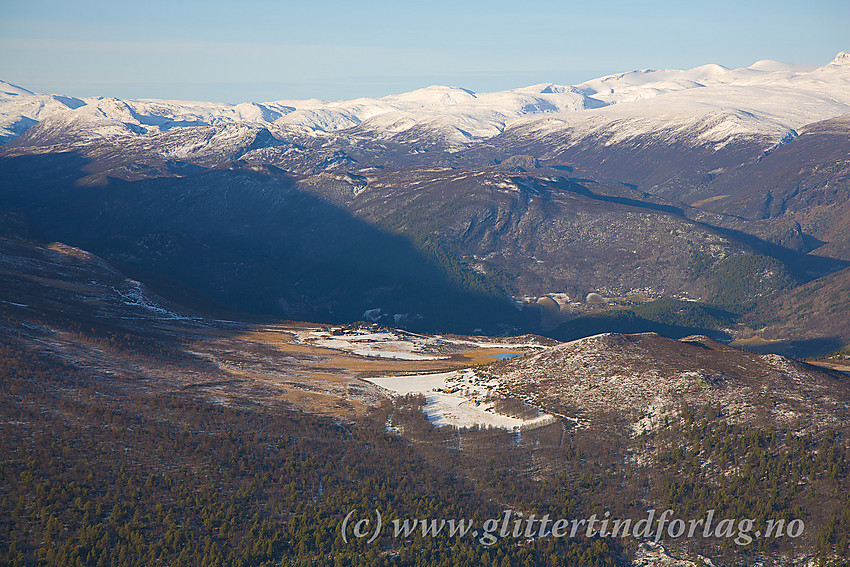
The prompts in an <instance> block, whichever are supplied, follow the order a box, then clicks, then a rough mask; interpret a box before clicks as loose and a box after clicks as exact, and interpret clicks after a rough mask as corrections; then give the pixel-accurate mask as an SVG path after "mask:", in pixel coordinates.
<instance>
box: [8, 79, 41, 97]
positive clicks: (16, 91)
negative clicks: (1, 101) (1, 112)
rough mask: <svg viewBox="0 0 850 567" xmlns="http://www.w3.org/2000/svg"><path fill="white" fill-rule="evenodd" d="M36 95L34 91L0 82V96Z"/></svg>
mask: <svg viewBox="0 0 850 567" xmlns="http://www.w3.org/2000/svg"><path fill="white" fill-rule="evenodd" d="M32 94H35V93H33V92H32V91H28V90H27V89H25V88H23V87H19V86H18V85H13V84H12V83H7V82H5V81H0V96H6V97H9V96H20V95H32Z"/></svg>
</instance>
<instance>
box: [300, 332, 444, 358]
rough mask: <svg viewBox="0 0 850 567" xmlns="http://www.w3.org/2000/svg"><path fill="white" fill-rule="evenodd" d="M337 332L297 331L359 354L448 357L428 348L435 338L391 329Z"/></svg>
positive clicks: (320, 342)
mask: <svg viewBox="0 0 850 567" xmlns="http://www.w3.org/2000/svg"><path fill="white" fill-rule="evenodd" d="M335 332H336V333H337V334H331V333H330V332H327V331H301V332H299V333H296V336H297V338H298V340H299V341H300V342H302V343H305V344H310V345H313V346H318V347H323V348H332V349H336V350H341V351H345V352H350V353H352V354H358V355H360V356H377V357H381V358H395V359H398V360H442V359H446V358H448V357H447V356H440V355H437V354H433V353H428V352H427V350H426V349H427V346H428V345H429V342H430V343H433V342H434V339H432V338H426V337H420V336H418V335H406V334H402V333H400V332H392V331H378V332H369V331H365V330H356V331H355V330H345V331H343V330H338V331H335Z"/></svg>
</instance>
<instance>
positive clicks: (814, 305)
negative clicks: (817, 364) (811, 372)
mask: <svg viewBox="0 0 850 567" xmlns="http://www.w3.org/2000/svg"><path fill="white" fill-rule="evenodd" d="M742 322H743V323H745V324H746V325H748V326H749V327H750V328H751V329H752V333H753V335H757V336H759V337H761V338H762V339H765V340H768V341H781V342H782V344H783V345H784V346H785V350H786V351H787V352H788V353H791V354H793V353H796V352H804V351H805V352H812V353H815V354H828V353H830V352H835V351H837V350H841V349H844V348H848V347H850V268H845V269H843V270H841V271H840V272H836V273H834V274H830V275H828V276H824V277H822V278H818V279H817V280H814V281H812V282H809V283H807V284H805V285H801V286H799V287H796V288H794V289H791V290H788V291H785V292H782V293H779V294H777V295H775V296H771V297H769V298H765V299H763V300H761V301H760V302H759V304H758V305H757V306H756V308H755V309H753V310H752V311H751V312H750V313H749V314H748V315H747V316H745V317H744V319H743V321H742ZM776 344H777V343H774V345H773V346H774V347H775V346H776Z"/></svg>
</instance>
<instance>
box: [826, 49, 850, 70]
mask: <svg viewBox="0 0 850 567" xmlns="http://www.w3.org/2000/svg"><path fill="white" fill-rule="evenodd" d="M829 65H830V66H835V67H850V51H839V52H838V55H836V56H835V57H834V58H833V60H832V61H830V62H829Z"/></svg>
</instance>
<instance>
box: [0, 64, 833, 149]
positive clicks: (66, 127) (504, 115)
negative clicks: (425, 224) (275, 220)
mask: <svg viewBox="0 0 850 567" xmlns="http://www.w3.org/2000/svg"><path fill="white" fill-rule="evenodd" d="M844 114H850V53H847V52H842V53H839V54H838V55H837V56H836V57H835V58H834V59H833V60H832V61H831V62H830V63H829V64H827V65H825V66H822V67H804V66H799V65H790V64H785V63H780V62H776V61H759V62H757V63H754V64H753V65H751V66H749V67H746V68H741V69H728V68H726V67H723V66H720V65H704V66H701V67H696V68H694V69H689V70H683V71H680V70H652V69H647V70H642V71H632V72H629V73H623V74H618V75H610V76H607V77H601V78H598V79H594V80H591V81H587V82H585V83H581V84H578V85H574V86H561V85H554V84H540V85H534V86H530V87H525V88H518V89H512V90H507V91H502V92H495V93H474V92H472V91H469V90H466V89H463V88H458V87H442V86H432V87H427V88H423V89H419V90H415V91H412V92H408V93H404V94H398V95H391V96H386V97H382V98H359V99H354V100H348V101H326V100H316V99H313V100H300V101H297V100H279V101H274V102H265V103H256V102H243V103H240V104H235V105H234V104H223V103H211V102H186V101H165V100H151V99H138V100H120V99H116V98H109V97H90V98H74V97H68V96H62V95H56V94H51V95H49V94H40V93H33V92H31V91H28V90H26V89H24V88H21V87H17V86H14V85H11V84H8V83H2V82H0V141H3V142H8V141H9V140H11V139H13V138H15V137H17V136H19V135H21V134H22V133H24V132H26V131H27V130H29V129H30V128H32V127H33V126H34V125H36V124H41V126H42V128H44V129H46V130H48V131H51V132H54V133H56V134H57V135H58V134H60V133H61V134H62V135H61V136H60V138H65V139H68V140H69V141H70V140H75V141H83V140H92V139H98V138H100V139H111V138H117V137H125V136H132V137H137V136H144V135H149V134H156V133H161V132H164V131H167V130H170V129H173V128H181V127H192V126H221V125H228V124H243V125H247V126H258V127H262V128H266V129H268V130H269V131H270V132H271V133H272V134H278V133H280V134H286V133H290V134H301V135H304V134H306V135H310V136H322V135H323V134H325V133H331V132H334V131H339V130H345V129H352V128H356V129H357V131H358V133H362V134H368V135H370V136H376V137H378V138H390V137H394V136H397V135H399V134H403V133H409V132H413V131H416V132H421V131H423V129H424V130H425V131H430V132H431V133H433V134H436V135H437V137H438V138H439V139H440V140H441V142H442V144H443V145H444V147H445V148H446V149H450V150H451V149H454V150H457V149H462V148H463V147H468V146H469V145H471V144H474V143H475V142H478V141H481V140H486V139H488V138H492V137H494V136H496V135H498V134H500V133H502V132H504V131H505V130H508V129H512V128H514V129H519V130H521V131H522V132H524V133H525V134H526V135H529V136H533V137H539V136H543V135H546V134H549V133H552V132H553V131H558V132H564V131H568V132H570V135H571V137H574V138H578V137H586V136H596V135H600V134H601V133H603V132H604V133H605V135H606V136H608V137H609V138H608V139H607V141H606V143H616V142H618V141H622V140H623V139H626V138H628V137H630V136H634V135H638V134H646V133H651V132H655V133H666V134H667V135H676V134H677V133H681V132H683V131H685V130H690V131H691V133H692V134H693V135H694V136H695V139H696V140H698V141H699V142H700V143H709V144H717V145H718V146H719V147H722V145H724V144H726V143H728V141H729V140H730V139H732V138H733V137H734V136H736V135H739V134H744V135H750V136H757V137H759V138H764V139H765V140H764V141H765V144H766V149H767V148H769V147H770V146H771V144H775V143H776V142H778V141H781V140H783V139H787V138H788V137H789V136H791V137H793V136H795V135H796V133H797V130H798V129H799V128H801V127H802V126H804V125H806V124H810V123H813V122H816V121H819V120H824V119H828V118H833V117H836V116H841V115H844ZM612 126H615V128H612ZM414 129H415V130H414ZM694 129H696V130H695V133H694ZM53 141H54V143H55V142H56V141H57V140H56V139H55V138H54V139H53Z"/></svg>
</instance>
